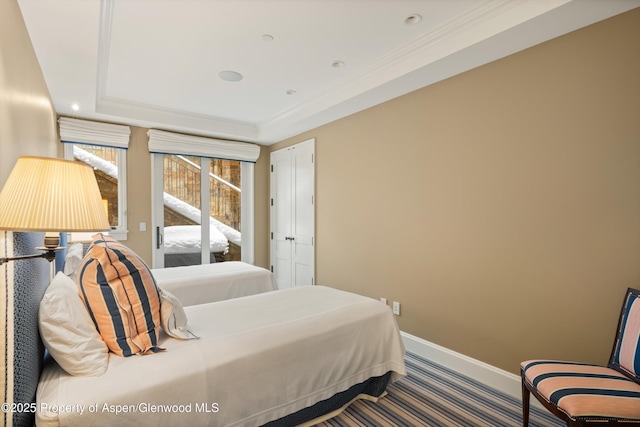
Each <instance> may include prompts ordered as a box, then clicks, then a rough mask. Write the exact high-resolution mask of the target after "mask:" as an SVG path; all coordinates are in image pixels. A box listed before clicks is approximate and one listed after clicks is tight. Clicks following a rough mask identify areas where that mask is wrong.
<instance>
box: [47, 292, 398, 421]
mask: <svg viewBox="0 0 640 427" xmlns="http://www.w3.org/2000/svg"><path fill="white" fill-rule="evenodd" d="M185 310H186V312H187V316H188V318H189V326H190V329H191V330H192V332H194V333H195V334H197V335H199V336H200V339H198V340H191V341H179V340H175V339H171V338H165V339H164V341H163V342H162V343H161V344H162V346H163V347H165V348H166V349H167V351H166V352H163V353H158V354H153V355H149V356H138V357H136V356H134V357H129V358H121V357H117V356H113V355H111V356H110V359H109V368H108V370H107V372H106V373H105V374H104V375H103V376H101V377H72V376H70V375H68V374H66V373H65V372H64V371H62V370H61V369H60V368H59V367H58V366H57V365H56V364H55V362H53V363H52V364H50V365H48V366H46V367H45V369H44V371H43V373H42V375H41V379H40V385H39V387H38V392H37V407H38V413H37V414H36V421H37V424H38V425H39V426H58V425H60V426H85V425H103V426H113V425H119V426H123V425H136V426H138V425H139V426H145V425H148V426H157V425H160V426H176V425H198V426H205V425H206V426H259V425H262V424H264V423H266V422H269V421H271V420H275V419H278V418H281V417H283V416H285V415H287V414H290V413H293V412H296V411H298V410H300V409H302V408H305V407H308V406H311V405H313V404H315V403H316V402H318V401H321V400H324V399H327V398H329V397H331V396H332V395H334V394H335V393H337V392H340V391H343V390H346V389H347V388H349V387H350V386H352V385H354V384H357V383H360V382H362V381H364V380H366V379H367V378H370V377H372V376H379V375H383V374H384V373H386V372H388V371H393V374H392V377H391V380H392V381H394V380H396V379H398V378H399V377H400V376H401V375H405V366H404V359H403V355H404V347H403V344H402V341H401V338H400V335H399V331H398V327H397V324H396V322H395V319H394V317H393V315H392V314H391V311H390V310H389V308H388V307H387V306H385V305H383V304H381V303H380V302H378V301H376V300H373V299H371V298H366V297H362V296H359V295H355V294H351V293H347V292H342V291H337V290H334V289H331V288H325V287H321V286H308V287H303V288H293V289H287V290H281V291H275V292H267V293H263V294H259V295H253V296H248V297H243V298H237V299H233V300H228V301H221V302H216V303H210V304H204V305H196V306H191V307H187V308H186V309H185ZM157 405H165V406H157ZM61 408H62V409H64V411H61V412H60V411H58V410H59V409H61ZM125 411H126V412H125ZM81 412H82V413H81Z"/></svg>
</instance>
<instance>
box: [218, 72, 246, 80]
mask: <svg viewBox="0 0 640 427" xmlns="http://www.w3.org/2000/svg"><path fill="white" fill-rule="evenodd" d="M218 76H220V78H221V79H222V80H225V81H228V82H239V81H240V80H242V78H243V76H242V74H240V73H237V72H235V71H220V73H219V74H218Z"/></svg>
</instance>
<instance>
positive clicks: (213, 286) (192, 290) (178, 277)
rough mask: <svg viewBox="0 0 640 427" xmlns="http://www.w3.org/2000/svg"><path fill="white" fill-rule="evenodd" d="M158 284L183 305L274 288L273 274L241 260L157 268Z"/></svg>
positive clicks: (155, 272) (241, 295)
mask: <svg viewBox="0 0 640 427" xmlns="http://www.w3.org/2000/svg"><path fill="white" fill-rule="evenodd" d="M151 274H153V277H154V278H155V279H156V283H157V284H158V286H159V287H160V288H162V289H164V290H166V291H169V292H171V293H172V294H173V295H174V296H175V297H176V298H178V299H179V300H180V302H181V303H182V305H183V306H188V305H196V304H204V303H208V302H214V301H222V300H226V299H231V298H238V297H243V296H247V295H253V294H259V293H262V292H268V291H273V290H275V289H277V288H276V284H275V278H274V276H273V274H272V273H271V272H270V271H269V270H267V269H264V268H260V267H256V266H255V265H251V264H247V263H245V262H241V261H227V262H220V263H214V264H202V265H189V266H184V267H173V268H157V269H156V268H154V269H152V270H151Z"/></svg>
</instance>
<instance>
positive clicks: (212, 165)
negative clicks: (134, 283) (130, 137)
mask: <svg viewBox="0 0 640 427" xmlns="http://www.w3.org/2000/svg"><path fill="white" fill-rule="evenodd" d="M248 166H250V167H249V168H248V169H250V171H251V172H252V169H253V164H248ZM248 169H247V166H243V162H240V161H236V160H221V159H210V158H204V157H196V156H186V155H173V154H153V180H152V181H153V188H154V190H153V206H154V209H153V211H154V220H153V226H154V238H153V241H154V256H153V265H154V267H155V268H160V267H177V266H185V265H195V264H207V263H212V262H222V261H240V260H246V259H247V258H248V255H249V254H247V256H245V250H244V249H243V240H246V238H248V237H250V236H245V238H244V239H243V236H242V228H241V226H242V223H243V218H246V217H247V215H244V214H243V213H242V207H243V204H244V203H245V201H244V199H246V197H243V194H242V189H241V183H242V176H243V173H245V171H247V172H248V171H249V170H248ZM248 175H250V176H252V174H251V173H248ZM251 199H252V196H251ZM248 205H249V206H250V207H251V208H252V203H248ZM248 246H250V247H249V250H251V247H252V245H248ZM252 255H253V254H252V250H251V254H250V256H251V257H252Z"/></svg>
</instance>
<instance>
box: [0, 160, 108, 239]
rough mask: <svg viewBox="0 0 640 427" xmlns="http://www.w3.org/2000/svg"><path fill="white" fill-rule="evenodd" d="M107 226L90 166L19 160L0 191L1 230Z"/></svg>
mask: <svg viewBox="0 0 640 427" xmlns="http://www.w3.org/2000/svg"><path fill="white" fill-rule="evenodd" d="M109 229H110V226H109V220H108V219H107V215H106V212H105V209H104V204H103V203H102V197H101V196H100V190H99V189H98V183H97V181H96V178H95V175H94V174H93V169H91V167H89V166H86V165H83V164H81V163H77V162H72V161H68V160H60V159H53V158H45V157H20V158H19V159H18V161H17V162H16V165H15V166H14V167H13V170H12V171H11V174H10V175H9V178H8V179H7V182H6V183H5V184H4V187H3V188H2V192H1V193H0V230H10V231H106V230H109Z"/></svg>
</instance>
